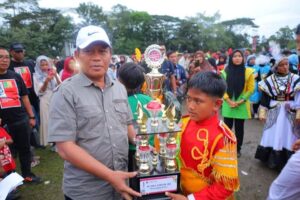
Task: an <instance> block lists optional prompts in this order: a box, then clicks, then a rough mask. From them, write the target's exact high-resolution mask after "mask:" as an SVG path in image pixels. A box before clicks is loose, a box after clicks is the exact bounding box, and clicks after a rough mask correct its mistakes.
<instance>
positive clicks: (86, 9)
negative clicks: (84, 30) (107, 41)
mask: <svg viewBox="0 0 300 200" xmlns="http://www.w3.org/2000/svg"><path fill="white" fill-rule="evenodd" d="M75 10H76V12H77V14H78V15H79V18H80V19H82V22H81V23H80V26H86V25H96V26H97V25H100V26H102V27H103V28H107V15H106V14H105V13H104V12H103V9H102V7H99V6H98V5H96V4H93V3H90V2H89V3H81V4H79V7H78V8H76V9H75Z"/></svg>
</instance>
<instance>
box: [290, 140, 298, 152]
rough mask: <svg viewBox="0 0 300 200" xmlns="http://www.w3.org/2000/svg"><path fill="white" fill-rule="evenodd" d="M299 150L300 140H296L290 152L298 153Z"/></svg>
mask: <svg viewBox="0 0 300 200" xmlns="http://www.w3.org/2000/svg"><path fill="white" fill-rule="evenodd" d="M299 149H300V139H299V140H296V142H295V143H294V144H293V147H292V150H293V151H298V150H299Z"/></svg>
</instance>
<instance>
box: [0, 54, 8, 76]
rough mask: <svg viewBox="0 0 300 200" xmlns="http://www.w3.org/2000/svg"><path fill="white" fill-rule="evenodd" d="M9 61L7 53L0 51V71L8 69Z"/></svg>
mask: <svg viewBox="0 0 300 200" xmlns="http://www.w3.org/2000/svg"><path fill="white" fill-rule="evenodd" d="M9 64H10V59H9V53H8V51H6V50H4V49H0V71H3V72H4V71H6V70H7V69H8V67H9Z"/></svg>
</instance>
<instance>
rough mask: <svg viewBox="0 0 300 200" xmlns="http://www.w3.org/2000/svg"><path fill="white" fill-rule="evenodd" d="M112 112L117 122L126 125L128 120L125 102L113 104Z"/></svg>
mask: <svg viewBox="0 0 300 200" xmlns="http://www.w3.org/2000/svg"><path fill="white" fill-rule="evenodd" d="M114 110H115V114H116V119H117V121H118V122H119V123H122V124H127V120H128V119H127V117H128V113H127V112H128V109H127V103H126V102H118V103H115V105H114Z"/></svg>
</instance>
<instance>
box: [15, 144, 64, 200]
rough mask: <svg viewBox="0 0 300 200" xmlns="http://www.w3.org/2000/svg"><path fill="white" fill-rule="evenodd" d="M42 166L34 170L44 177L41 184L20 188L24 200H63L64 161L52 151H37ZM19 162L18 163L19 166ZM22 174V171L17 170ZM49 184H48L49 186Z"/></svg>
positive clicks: (33, 169)
mask: <svg viewBox="0 0 300 200" xmlns="http://www.w3.org/2000/svg"><path fill="white" fill-rule="evenodd" d="M35 153H36V155H38V156H40V157H41V159H40V161H41V162H40V164H39V165H38V166H36V167H34V168H32V171H33V173H35V174H36V175H38V176H40V177H42V181H43V182H42V183H41V184H26V185H22V186H21V187H20V194H21V199H22V200H61V199H64V198H63V194H62V190H61V183H62V175H63V160H62V159H61V158H60V157H59V156H58V154H57V153H55V152H52V151H50V149H48V148H47V149H43V150H41V149H37V150H35ZM18 164H19V162H17V165H18ZM17 171H18V172H19V173H20V170H17ZM47 182H48V184H47Z"/></svg>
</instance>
